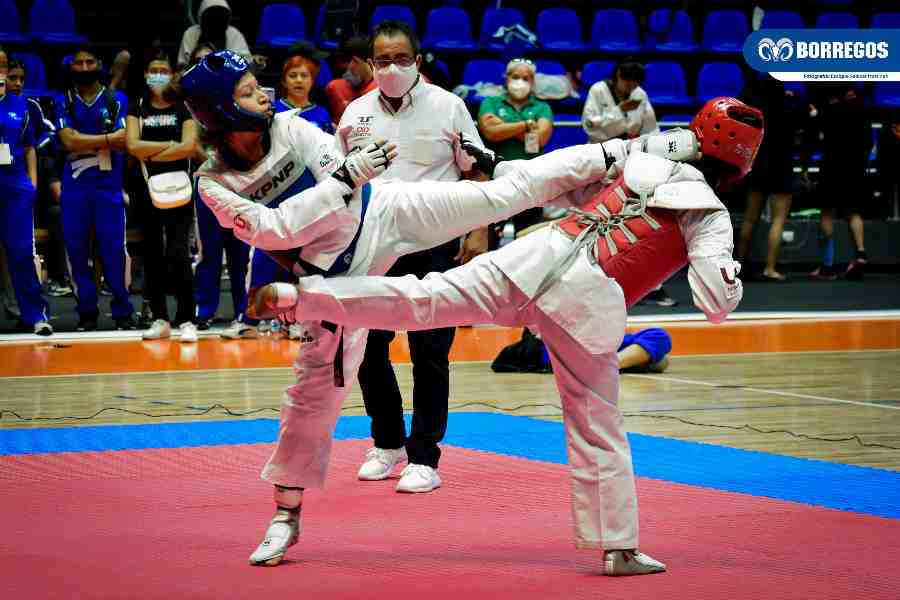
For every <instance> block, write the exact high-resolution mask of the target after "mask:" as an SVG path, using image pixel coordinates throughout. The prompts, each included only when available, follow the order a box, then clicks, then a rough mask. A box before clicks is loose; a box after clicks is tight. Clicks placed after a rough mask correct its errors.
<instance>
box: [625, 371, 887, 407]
mask: <svg viewBox="0 0 900 600" xmlns="http://www.w3.org/2000/svg"><path fill="white" fill-rule="evenodd" d="M628 377H639V378H641V379H655V380H657V381H674V382H676V383H687V384H691V385H702V386H704V387H712V388H716V387H719V386H722V385H727V384H724V383H721V382H719V383H712V382H709V381H695V380H693V379H682V378H680V377H668V376H666V375H638V374H629V375H628ZM727 389H729V390H736V391H748V392H756V393H760V394H774V395H776V396H787V397H790V398H804V399H806V400H823V401H825V402H837V403H840V404H854V405H856V406H870V407H874V408H886V409H889V410H900V406H890V405H887V404H875V403H873V402H860V401H858V400H844V399H842V398H828V397H827V396H813V395H811V394H798V393H796V392H782V391H780V390H767V389H764V388H755V387H747V386H738V387H729V388H727ZM891 402H895V401H894V400H892V401H891Z"/></svg>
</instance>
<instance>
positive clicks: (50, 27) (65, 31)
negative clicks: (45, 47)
mask: <svg viewBox="0 0 900 600" xmlns="http://www.w3.org/2000/svg"><path fill="white" fill-rule="evenodd" d="M28 35H29V36H30V37H31V39H32V40H34V41H35V42H40V43H44V44H79V43H81V42H83V41H84V40H85V38H84V36H82V35H79V34H78V33H76V31H75V10H74V9H73V8H72V5H71V4H69V0H34V4H32V5H31V12H30V13H29V15H28Z"/></svg>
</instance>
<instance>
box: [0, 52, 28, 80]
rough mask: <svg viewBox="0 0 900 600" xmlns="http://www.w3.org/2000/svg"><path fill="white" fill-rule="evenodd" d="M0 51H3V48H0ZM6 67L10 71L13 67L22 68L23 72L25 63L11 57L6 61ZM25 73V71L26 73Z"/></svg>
mask: <svg viewBox="0 0 900 600" xmlns="http://www.w3.org/2000/svg"><path fill="white" fill-rule="evenodd" d="M0 52H3V48H0ZM7 68H8V69H9V70H10V71H12V70H13V69H22V72H23V73H25V72H26V71H25V63H23V62H22V61H21V60H19V59H18V58H11V59H9V62H8V63H7ZM26 74H27V73H26Z"/></svg>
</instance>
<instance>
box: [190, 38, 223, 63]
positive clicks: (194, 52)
mask: <svg viewBox="0 0 900 600" xmlns="http://www.w3.org/2000/svg"><path fill="white" fill-rule="evenodd" d="M203 50H209V51H210V52H215V51H216V47H215V46H213V45H212V44H210V43H209V42H197V45H196V46H194V49H193V50H191V57H190V58H189V59H188V66H189V67H192V66H194V65H196V64H197V63H198V62H200V61H199V59H198V58H197V55H198V54H199V53H200V52H201V51H203Z"/></svg>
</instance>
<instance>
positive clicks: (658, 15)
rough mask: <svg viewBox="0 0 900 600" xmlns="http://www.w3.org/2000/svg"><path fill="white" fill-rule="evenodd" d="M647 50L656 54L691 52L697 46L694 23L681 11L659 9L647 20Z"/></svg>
mask: <svg viewBox="0 0 900 600" xmlns="http://www.w3.org/2000/svg"><path fill="white" fill-rule="evenodd" d="M647 29H648V33H647V49H648V50H653V51H656V52H693V51H694V50H696V49H697V48H698V47H699V45H698V44H697V40H696V39H695V36H694V23H693V21H691V17H690V16H689V15H688V14H687V13H686V12H684V11H683V10H677V11H672V10H671V9H668V8H660V9H657V10H654V11H653V12H652V13H650V18H649V19H648V20H647Z"/></svg>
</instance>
